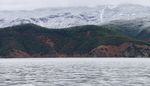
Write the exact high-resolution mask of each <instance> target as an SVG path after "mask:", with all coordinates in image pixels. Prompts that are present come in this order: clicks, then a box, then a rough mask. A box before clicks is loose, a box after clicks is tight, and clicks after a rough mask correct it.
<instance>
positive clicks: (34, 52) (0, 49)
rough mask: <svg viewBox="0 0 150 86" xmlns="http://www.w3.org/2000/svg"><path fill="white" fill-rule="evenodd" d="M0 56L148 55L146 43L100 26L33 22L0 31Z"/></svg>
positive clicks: (149, 54) (148, 49) (148, 50)
mask: <svg viewBox="0 0 150 86" xmlns="http://www.w3.org/2000/svg"><path fill="white" fill-rule="evenodd" d="M120 49H122V50H121V51H120ZM131 51H132V52H131ZM0 56H1V57H60V56H66V57H68V56H71V57H75V56H80V57H84V56H87V57H88V56H90V57H94V56H98V57H102V56H104V57H108V56H111V57H115V56H118V57H121V56H127V57H128V56H132V57H136V56H143V57H148V56H150V44H149V42H143V41H139V40H136V39H133V38H132V37H127V36H126V35H124V34H122V33H121V32H120V31H119V30H112V29H109V28H105V27H101V26H94V25H86V26H78V27H71V28H64V29H47V28H44V27H40V26H36V25H34V24H25V25H19V26H13V27H9V28H4V29H1V30H0Z"/></svg>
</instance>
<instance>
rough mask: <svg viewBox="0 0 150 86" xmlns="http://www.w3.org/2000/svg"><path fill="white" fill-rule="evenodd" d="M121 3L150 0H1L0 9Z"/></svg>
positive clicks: (145, 3) (148, 2)
mask: <svg viewBox="0 0 150 86" xmlns="http://www.w3.org/2000/svg"><path fill="white" fill-rule="evenodd" d="M120 3H132V4H142V5H149V6H150V0H0V10H32V9H37V8H45V7H70V6H71V7H72V6H96V5H100V4H120Z"/></svg>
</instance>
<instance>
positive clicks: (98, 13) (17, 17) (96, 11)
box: [0, 4, 150, 28]
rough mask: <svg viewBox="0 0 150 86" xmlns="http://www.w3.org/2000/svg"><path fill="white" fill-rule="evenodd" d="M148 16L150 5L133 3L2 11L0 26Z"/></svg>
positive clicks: (56, 24) (84, 22) (57, 24)
mask: <svg viewBox="0 0 150 86" xmlns="http://www.w3.org/2000/svg"><path fill="white" fill-rule="evenodd" d="M147 16H150V7H146V6H140V5H133V4H123V5H101V6H97V7H70V8H45V9H37V10H33V11H0V27H1V28H2V27H8V26H14V25H19V24H26V23H34V24H37V25H41V26H44V27H48V28H64V27H72V26H79V25H88V24H93V25H100V24H102V23H105V22H110V21H112V20H131V19H136V18H142V17H147Z"/></svg>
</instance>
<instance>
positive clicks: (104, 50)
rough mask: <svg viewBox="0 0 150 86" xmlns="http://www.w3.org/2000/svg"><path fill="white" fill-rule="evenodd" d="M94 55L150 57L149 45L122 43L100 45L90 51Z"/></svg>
mask: <svg viewBox="0 0 150 86" xmlns="http://www.w3.org/2000/svg"><path fill="white" fill-rule="evenodd" d="M90 55H91V56H95V57H150V46H147V45H136V44H133V43H123V44H121V45H119V46H115V45H100V46H98V47H97V48H95V49H93V50H92V51H91V52H90Z"/></svg>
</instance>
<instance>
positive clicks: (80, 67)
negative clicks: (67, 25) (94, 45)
mask: <svg viewBox="0 0 150 86" xmlns="http://www.w3.org/2000/svg"><path fill="white" fill-rule="evenodd" d="M0 86H150V59H123V58H120V59H119V58H114V59H110V58H108V59H104V58H102V59H98V58H97V59H96V58H94V59H89V58H88V59H85V58H84V59H79V58H76V59H73V58H72V59H71V58H68V59H67V58H58V59H0Z"/></svg>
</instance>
